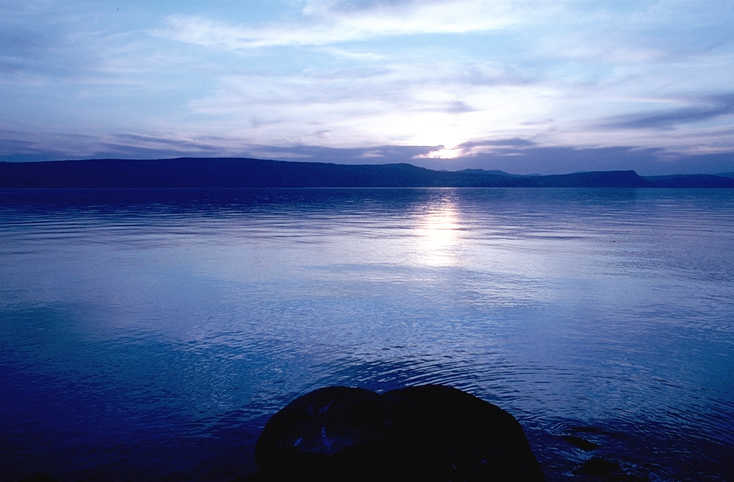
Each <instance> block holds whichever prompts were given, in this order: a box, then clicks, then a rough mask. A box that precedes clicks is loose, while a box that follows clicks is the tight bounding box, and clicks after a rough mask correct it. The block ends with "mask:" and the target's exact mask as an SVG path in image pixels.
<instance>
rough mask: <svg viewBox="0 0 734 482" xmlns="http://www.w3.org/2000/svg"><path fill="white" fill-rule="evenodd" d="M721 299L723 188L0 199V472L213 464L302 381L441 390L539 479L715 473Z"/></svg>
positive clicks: (246, 439) (34, 193)
mask: <svg viewBox="0 0 734 482" xmlns="http://www.w3.org/2000/svg"><path fill="white" fill-rule="evenodd" d="M733 294H734V192H732V191H731V190H716V189H711V190H685V189H679V190H661V189H648V190H645V189H638V190H627V189H520V188H510V189H499V188H493V189H280V190H134V189H131V190H5V191H0V375H2V380H3V385H4V388H3V389H2V390H0V447H2V450H1V451H0V479H3V480H6V479H8V480H16V479H19V478H21V477H23V476H26V475H29V474H31V473H33V472H36V471H38V470H43V471H45V472H48V473H49V474H51V475H53V476H54V477H58V478H59V479H62V480H95V479H99V478H105V479H107V480H131V478H132V477H135V478H136V479H139V480H156V479H161V478H162V477H164V476H172V474H173V475H176V474H178V476H181V477H183V478H184V479H185V480H222V481H229V480H232V479H234V478H235V477H237V476H238V475H242V474H247V473H250V472H252V471H253V470H255V469H254V462H253V459H252V449H253V445H254V442H255V440H256V438H257V435H258V434H259V431H260V429H261V428H262V426H263V425H264V423H265V421H266V420H267V418H268V417H269V416H270V415H271V414H272V413H274V412H275V411H277V410H278V409H279V408H281V407H282V406H284V405H285V404H286V403H287V402H288V401H290V400H291V399H293V398H295V397H297V396H299V395H301V394H304V393H306V392H307V391H310V390H313V389H315V388H319V387H322V386H327V385H336V384H339V385H348V386H360V387H365V388H369V389H373V390H377V391H383V390H388V389H392V388H397V387H402V386H406V385H418V384H426V383H442V384H447V385H451V386H454V387H457V388H461V389H463V390H466V391H469V392H470V393H473V394H474V395H477V396H479V397H481V398H483V399H485V400H487V401H489V402H492V403H494V404H496V405H498V406H500V407H502V408H504V409H505V410H507V411H509V412H510V413H512V414H513V415H514V416H515V417H516V418H518V420H519V421H520V423H521V424H522V425H523V427H524V429H525V431H526V433H527V435H528V437H529V439H530V442H531V445H532V447H533V450H534V452H535V454H536V456H537V457H538V458H539V460H540V461H541V463H542V464H543V467H544V471H545V473H546V477H547V479H548V480H549V481H553V480H573V479H574V478H575V477H574V476H573V475H572V473H571V472H572V470H573V468H574V467H575V466H577V465H578V464H580V463H583V462H584V461H585V460H588V459H589V458H590V457H591V456H594V455H598V456H602V457H605V458H608V459H611V460H614V461H617V462H619V463H620V464H621V466H622V468H623V469H624V470H626V471H627V473H629V474H633V475H637V476H640V477H645V478H647V479H649V480H666V481H668V480H671V481H672V480H720V481H724V480H732V479H733V478H734V462H732V461H734V315H732V313H734V295H733ZM578 427H583V428H585V429H594V430H595V431H594V432H589V431H585V432H578V431H576V430H575V429H576V428H578ZM570 434H576V435H579V434H583V437H585V438H586V439H588V440H592V441H594V442H596V443H599V444H600V445H601V447H600V448H599V449H597V450H596V451H593V452H585V451H583V450H581V449H579V448H578V447H576V446H574V445H572V444H569V443H568V442H567V441H565V440H564V439H562V438H561V436H563V435H570Z"/></svg>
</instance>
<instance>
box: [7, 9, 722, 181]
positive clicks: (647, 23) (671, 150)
mask: <svg viewBox="0 0 734 482" xmlns="http://www.w3.org/2000/svg"><path fill="white" fill-rule="evenodd" d="M732 25H734V2H732V1H731V0H634V1H631V0H630V1H628V0H594V1H591V0H484V1H482V0H475V1H469V0H452V1H445V0H421V1H417V0H351V1H348V0H267V1H260V0H244V1H235V0H229V1H226V0H222V1H217V0H209V1H185V0H183V1H172V0H170V1H169V0H162V1H161V0H159V1H155V0H148V1H142V0H137V1H133V0H120V1H117V2H112V1H107V0H105V1H93V0H64V1H60V0H27V1H24V2H18V1H15V0H12V1H11V0H0V160H6V161H22V160H51V159H68V158H75V159H81V158H93V157H98V158H99V157H115V158H160V157H179V156H197V157H213V156H242V157H260V158H270V159H284V160H308V161H324V162H344V163H388V162H409V163H411V164H415V165H422V166H426V167H431V168H436V169H449V170H454V169H462V168H466V167H479V168H485V169H503V170H505V171H509V172H515V173H535V172H537V173H561V172H572V171H580V170H602V169H636V170H637V171H638V172H639V173H640V174H658V173H660V174H662V173H672V172H710V173H715V172H727V171H734V87H733V84H732V79H734V29H732V28H731V26H732Z"/></svg>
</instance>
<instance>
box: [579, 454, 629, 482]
mask: <svg viewBox="0 0 734 482" xmlns="http://www.w3.org/2000/svg"><path fill="white" fill-rule="evenodd" d="M619 471H620V466H619V464H618V463H616V462H612V461H611V460H606V459H602V458H600V457H593V458H591V459H589V460H587V461H586V462H584V463H583V464H582V465H581V466H580V467H578V468H577V469H576V470H574V471H573V473H574V474H575V475H591V476H594V477H609V476H610V475H612V474H615V473H617V472H619Z"/></svg>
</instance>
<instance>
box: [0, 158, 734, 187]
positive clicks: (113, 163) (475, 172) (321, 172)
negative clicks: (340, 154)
mask: <svg viewBox="0 0 734 482" xmlns="http://www.w3.org/2000/svg"><path fill="white" fill-rule="evenodd" d="M0 187H3V188H275V187H301V188H306V187H313V188H316V187H626V188H654V187H696V188H698V187H717V188H734V179H732V178H730V177H724V176H716V175H709V174H697V175H683V174H680V175H672V176H640V175H638V174H637V173H636V172H635V171H632V170H628V171H590V172H576V173H571V174H553V175H518V174H509V173H506V172H503V171H486V170H483V169H465V170H463V171H435V170H431V169H427V168H423V167H419V166H414V165H412V164H407V163H398V164H334V163H320V162H302V161H275V160H266V159H252V158H196V157H180V158H174V159H91V160H64V161H45V162H18V163H14V162H0Z"/></svg>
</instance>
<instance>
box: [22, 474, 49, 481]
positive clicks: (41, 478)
mask: <svg viewBox="0 0 734 482" xmlns="http://www.w3.org/2000/svg"><path fill="white" fill-rule="evenodd" d="M20 482H56V479H54V478H53V477H51V476H50V475H48V474H44V473H43V472H37V473H35V474H33V475H29V476H28V477H24V478H22V479H20Z"/></svg>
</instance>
